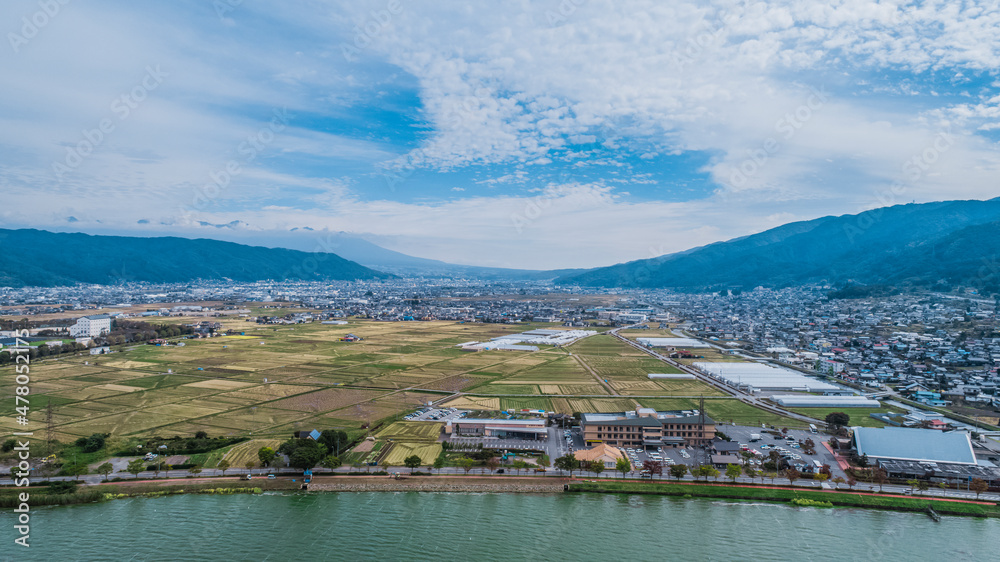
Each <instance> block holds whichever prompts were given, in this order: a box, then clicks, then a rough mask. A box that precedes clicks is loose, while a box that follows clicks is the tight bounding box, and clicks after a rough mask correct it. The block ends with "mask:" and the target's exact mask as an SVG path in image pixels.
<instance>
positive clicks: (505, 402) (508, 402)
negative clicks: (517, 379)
mask: <svg viewBox="0 0 1000 562" xmlns="http://www.w3.org/2000/svg"><path fill="white" fill-rule="evenodd" d="M500 409H501V410H545V411H546V412H552V411H554V410H553V409H552V402H551V401H550V400H549V399H548V398H542V397H537V396H527V397H524V398H513V397H507V396H504V397H502V398H500Z"/></svg>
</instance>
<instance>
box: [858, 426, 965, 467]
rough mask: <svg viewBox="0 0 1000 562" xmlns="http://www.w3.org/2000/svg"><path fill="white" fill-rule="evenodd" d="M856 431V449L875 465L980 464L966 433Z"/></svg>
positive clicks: (902, 429) (896, 429)
mask: <svg viewBox="0 0 1000 562" xmlns="http://www.w3.org/2000/svg"><path fill="white" fill-rule="evenodd" d="M852 430H853V431H854V448H855V449H856V450H857V452H858V454H859V455H868V458H869V459H870V460H871V461H873V462H878V463H881V462H883V461H912V462H917V463H948V464H964V465H975V464H976V454H975V453H974V452H973V450H972V440H971V439H970V438H969V434H968V433H966V432H964V431H949V432H941V431H937V430H933V429H912V428H907V427H883V428H875V427H854V428H852Z"/></svg>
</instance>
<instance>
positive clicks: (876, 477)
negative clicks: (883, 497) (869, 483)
mask: <svg viewBox="0 0 1000 562" xmlns="http://www.w3.org/2000/svg"><path fill="white" fill-rule="evenodd" d="M872 480H873V481H874V482H875V483H876V484H878V491H879V492H881V491H882V486H884V485H885V483H886V482H888V481H889V474H888V473H887V472H886V471H885V470H882V469H881V468H875V469H872Z"/></svg>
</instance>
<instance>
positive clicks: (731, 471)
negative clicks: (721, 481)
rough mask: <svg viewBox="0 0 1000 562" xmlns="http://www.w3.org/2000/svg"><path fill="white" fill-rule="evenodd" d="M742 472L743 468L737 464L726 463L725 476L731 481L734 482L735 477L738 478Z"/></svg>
mask: <svg viewBox="0 0 1000 562" xmlns="http://www.w3.org/2000/svg"><path fill="white" fill-rule="evenodd" d="M742 473H743V469H742V468H740V467H739V466H738V465H735V464H730V465H726V478H728V479H730V480H731V481H732V482H733V484H735V483H736V479H737V478H739V477H740V474H742Z"/></svg>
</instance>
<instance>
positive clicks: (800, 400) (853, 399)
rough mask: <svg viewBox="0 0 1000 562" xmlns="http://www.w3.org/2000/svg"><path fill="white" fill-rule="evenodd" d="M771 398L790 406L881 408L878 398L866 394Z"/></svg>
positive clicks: (802, 395) (800, 395)
mask: <svg viewBox="0 0 1000 562" xmlns="http://www.w3.org/2000/svg"><path fill="white" fill-rule="evenodd" d="M771 400H773V401H774V402H776V403H777V404H778V405H779V406H786V407H789V408H881V407H882V404H880V403H879V401H878V400H872V399H871V398H865V397H864V396H815V395H813V394H775V395H774V396H772V397H771Z"/></svg>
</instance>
